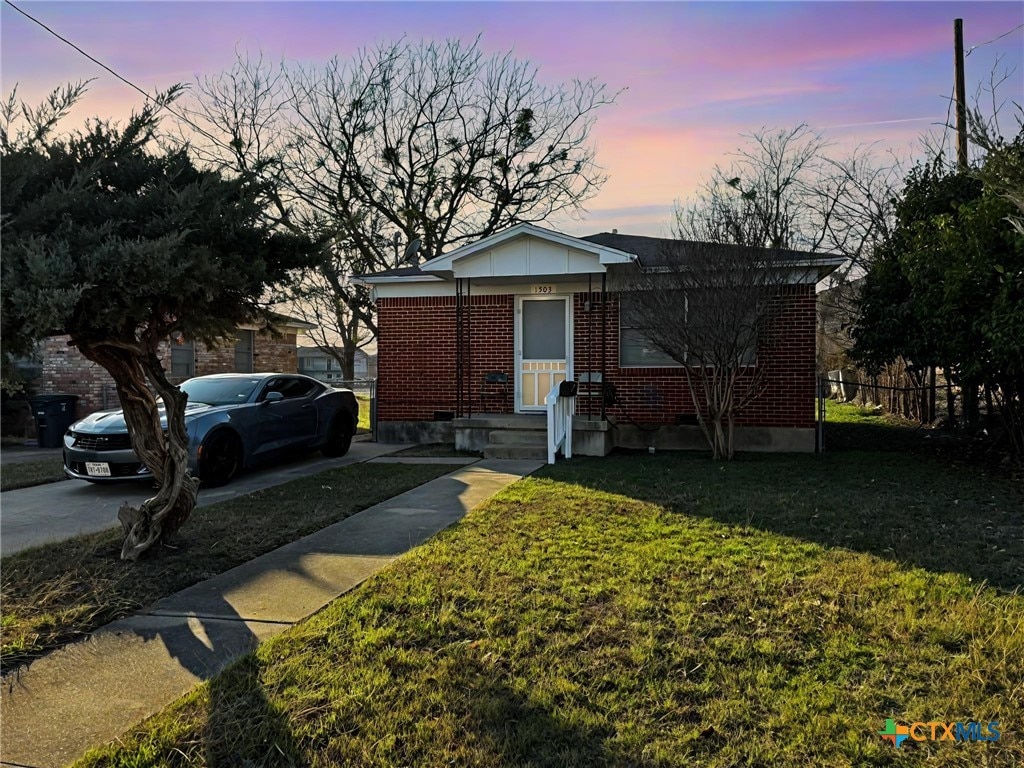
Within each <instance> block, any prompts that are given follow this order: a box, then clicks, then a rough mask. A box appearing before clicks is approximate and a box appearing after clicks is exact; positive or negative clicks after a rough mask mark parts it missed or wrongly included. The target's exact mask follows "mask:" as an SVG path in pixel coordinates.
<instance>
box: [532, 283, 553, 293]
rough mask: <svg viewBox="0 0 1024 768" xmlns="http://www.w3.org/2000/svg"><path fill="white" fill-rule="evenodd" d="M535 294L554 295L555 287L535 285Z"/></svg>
mask: <svg viewBox="0 0 1024 768" xmlns="http://www.w3.org/2000/svg"><path fill="white" fill-rule="evenodd" d="M533 292H534V293H535V294H536V293H554V292H555V286H553V285H535V286H533Z"/></svg>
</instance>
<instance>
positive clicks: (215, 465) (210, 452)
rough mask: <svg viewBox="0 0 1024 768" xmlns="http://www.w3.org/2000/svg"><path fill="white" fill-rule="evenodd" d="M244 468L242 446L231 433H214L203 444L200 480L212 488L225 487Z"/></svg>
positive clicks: (222, 431)
mask: <svg viewBox="0 0 1024 768" xmlns="http://www.w3.org/2000/svg"><path fill="white" fill-rule="evenodd" d="M241 466H242V445H241V443H239V441H238V438H237V437H236V436H235V435H234V434H232V433H231V432H226V431H224V430H221V431H219V432H214V433H213V434H212V435H210V436H209V437H208V438H206V441H205V442H204V443H203V448H202V455H201V458H200V460H199V478H200V479H201V480H202V481H203V485H205V486H207V487H208V488H212V487H215V486H218V485H225V484H227V483H230V482H231V479H232V478H233V477H234V476H235V475H236V474H238V470H239V469H240V468H241Z"/></svg>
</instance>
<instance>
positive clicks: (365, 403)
mask: <svg viewBox="0 0 1024 768" xmlns="http://www.w3.org/2000/svg"><path fill="white" fill-rule="evenodd" d="M356 401H357V402H358V403H359V422H358V423H357V424H356V432H357V433H363V432H369V431H370V398H369V397H366V396H364V395H356Z"/></svg>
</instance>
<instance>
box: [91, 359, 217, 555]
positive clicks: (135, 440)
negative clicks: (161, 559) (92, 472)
mask: <svg viewBox="0 0 1024 768" xmlns="http://www.w3.org/2000/svg"><path fill="white" fill-rule="evenodd" d="M77 346H78V348H79V349H80V350H81V351H82V354H84V355H85V356H86V357H87V358H88V359H89V360H92V361H93V362H95V363H97V364H98V365H101V366H103V368H105V369H106V370H107V372H108V373H110V375H111V376H112V377H113V379H114V385H115V386H116V388H117V395H118V397H119V398H120V400H121V407H122V409H123V410H124V419H125V423H126V424H127V425H128V434H129V435H130V437H131V441H132V449H133V450H134V451H135V454H136V456H138V457H139V460H140V461H141V462H142V463H143V464H145V465H146V468H147V469H149V471H150V472H152V473H153V478H154V479H155V480H156V484H157V493H156V495H155V496H153V497H152V498H149V499H146V500H145V501H144V502H142V504H140V505H139V506H138V507H132V506H131V505H129V504H127V503H125V504H122V505H121V508H120V509H119V510H118V513H117V518H118V520H120V522H121V527H122V528H123V529H124V535H125V539H124V543H123V544H122V545H121V559H123V560H138V559H139V557H140V556H141V555H142V554H143V553H144V552H145V551H146V550H148V549H149V548H150V547H152V546H153V545H155V544H156V543H157V542H159V541H162V540H165V539H166V538H167V537H169V536H171V535H173V534H174V533H175V532H177V530H178V529H179V528H180V527H181V526H182V524H184V522H185V521H186V520H187V519H188V517H189V515H190V514H191V513H192V510H193V509H194V508H195V505H196V496H197V494H198V491H199V481H198V480H197V479H196V478H194V477H192V476H190V475H189V473H188V433H187V431H186V429H185V403H186V400H187V398H186V396H185V394H184V393H183V392H181V390H179V389H178V388H177V387H176V386H174V385H173V384H171V383H170V382H169V381H168V380H167V377H166V375H165V374H164V371H163V366H162V365H161V364H160V359H159V358H158V357H157V355H156V353H155V351H153V350H143V349H142V348H140V347H135V346H132V345H128V344H124V345H112V344H109V343H104V344H90V343H79V344H78V345H77ZM147 379H148V380H149V382H151V383H152V385H153V387H154V389H155V390H156V392H157V394H158V395H159V396H160V398H161V399H162V400H163V404H164V408H165V409H166V415H167V433H166V435H165V434H164V431H163V428H162V427H161V424H160V410H159V403H158V402H157V399H156V397H155V396H154V395H153V393H152V392H151V391H150V390H149V388H148V387H147V385H146V382H147Z"/></svg>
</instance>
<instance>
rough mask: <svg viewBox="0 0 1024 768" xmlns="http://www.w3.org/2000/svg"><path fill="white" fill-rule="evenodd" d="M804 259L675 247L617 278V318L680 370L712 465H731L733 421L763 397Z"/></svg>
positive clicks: (738, 248) (720, 247)
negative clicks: (715, 462) (620, 281)
mask: <svg viewBox="0 0 1024 768" xmlns="http://www.w3.org/2000/svg"><path fill="white" fill-rule="evenodd" d="M682 228H683V227H680V228H679V229H682ZM804 256H805V255H804V254H801V253H798V252H794V251H788V250H784V249H777V248H756V247H752V246H742V245H732V244H720V243H706V242H695V241H686V240H676V241H671V242H670V243H669V244H667V245H666V246H665V248H663V249H662V251H661V253H660V254H659V255H658V257H657V258H655V259H652V260H650V263H642V262H639V263H637V265H636V266H635V267H634V268H633V269H632V270H631V272H630V274H629V276H628V277H626V278H624V284H623V285H622V292H621V294H620V295H621V302H622V309H621V311H622V312H624V313H627V314H628V315H629V317H630V324H631V325H632V326H633V327H634V328H636V329H637V330H638V331H639V332H640V333H642V334H643V335H644V337H646V338H647V339H648V340H649V341H650V343H651V344H653V345H654V346H655V347H656V348H657V349H659V350H661V351H662V352H663V353H665V354H666V355H668V356H669V357H671V358H672V359H673V360H675V361H676V362H678V363H680V364H681V365H682V366H683V374H684V377H685V379H686V384H687V387H688V389H689V392H690V396H691V398H692V400H693V403H694V405H695V407H696V409H697V421H698V423H699V424H700V427H701V429H702V430H703V432H704V436H705V437H706V438H707V441H708V444H709V445H710V446H711V450H712V454H713V457H714V458H715V459H731V458H732V457H733V454H734V442H733V435H734V428H735V424H736V417H737V415H738V414H740V413H741V412H742V411H743V410H744V409H745V408H747V407H748V406H749V405H750V404H751V403H753V402H754V401H755V400H756V399H757V398H758V396H760V394H761V393H762V391H763V390H764V386H765V383H766V376H767V372H768V369H769V365H768V361H769V360H770V359H771V357H772V353H773V350H774V349H775V348H777V347H778V345H779V343H780V340H781V336H782V334H781V329H780V322H779V321H780V317H781V315H782V313H784V312H785V311H786V310H785V294H786V292H787V286H789V285H790V284H791V283H792V282H796V281H797V280H799V279H803V278H804V276H805V273H806V271H807V268H806V267H802V266H800V262H801V261H803V260H804Z"/></svg>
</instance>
